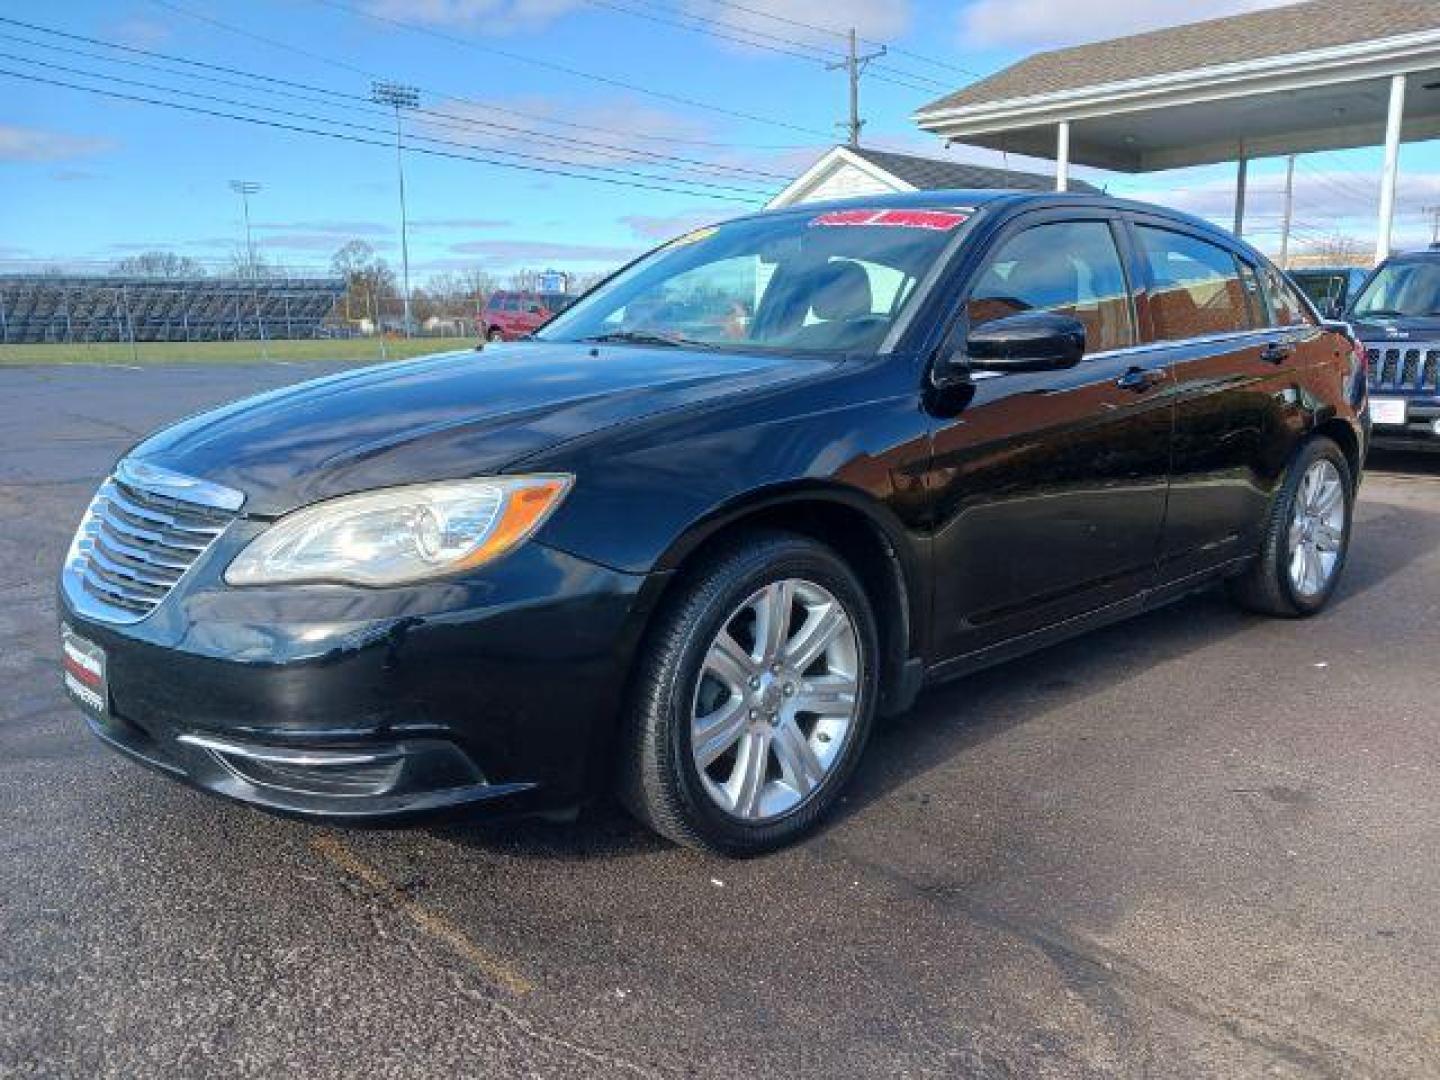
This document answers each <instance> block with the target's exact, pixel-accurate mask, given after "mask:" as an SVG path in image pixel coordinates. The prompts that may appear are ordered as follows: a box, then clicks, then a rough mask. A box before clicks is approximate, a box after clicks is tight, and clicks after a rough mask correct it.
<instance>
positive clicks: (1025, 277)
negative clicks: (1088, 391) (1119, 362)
mask: <svg viewBox="0 0 1440 1080" xmlns="http://www.w3.org/2000/svg"><path fill="white" fill-rule="evenodd" d="M1025 311H1045V312H1052V313H1054V314H1057V315H1068V316H1071V317H1072V318H1075V319H1079V320H1080V321H1081V322H1082V323H1084V324H1085V349H1086V351H1087V352H1104V351H1106V350H1108V349H1119V348H1123V347H1125V346H1126V345H1133V344H1134V343H1135V332H1134V328H1133V323H1132V321H1131V317H1130V294H1129V290H1128V289H1127V288H1126V284H1125V272H1124V270H1123V268H1122V266H1121V262H1120V252H1119V251H1118V250H1117V249H1116V247H1115V237H1114V235H1113V234H1112V233H1111V231H1110V226H1109V225H1107V224H1106V223H1105V222H1103V221H1058V222H1052V223H1049V224H1045V225H1036V226H1033V227H1032V228H1029V229H1026V230H1025V231H1024V232H1022V233H1019V234H1018V235H1015V236H1012V237H1010V238H1009V239H1008V240H1005V241H1003V242H1002V243H1001V244H1000V247H999V248H998V249H997V250H996V252H995V254H994V255H993V256H991V259H990V262H989V264H988V265H987V266H986V267H985V269H984V270H983V271H982V272H981V274H980V278H979V280H978V281H977V282H976V284H975V287H974V289H972V290H971V293H970V300H969V303H968V305H967V312H966V313H967V315H968V316H969V319H970V325H971V326H972V327H975V326H980V325H982V324H984V323H987V322H991V321H993V320H995V319H1003V318H1006V317H1008V316H1010V315H1018V314H1020V313H1021V312H1025Z"/></svg>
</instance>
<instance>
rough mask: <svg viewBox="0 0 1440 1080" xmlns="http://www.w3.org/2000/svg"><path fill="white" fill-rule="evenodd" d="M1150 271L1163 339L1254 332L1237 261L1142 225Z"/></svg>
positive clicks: (1154, 317) (1153, 316)
mask: <svg viewBox="0 0 1440 1080" xmlns="http://www.w3.org/2000/svg"><path fill="white" fill-rule="evenodd" d="M1136 231H1137V232H1138V234H1139V237H1140V250H1141V253H1142V254H1143V256H1144V258H1145V260H1146V262H1147V263H1148V264H1149V267H1150V279H1151V282H1152V283H1153V284H1152V288H1151V292H1150V321H1151V323H1152V325H1153V326H1154V328H1155V337H1156V339H1157V340H1160V341H1173V340H1175V339H1177V338H1188V337H1203V336H1205V335H1207V334H1224V333H1229V332H1232V331H1236V330H1248V329H1250V327H1251V325H1252V321H1251V314H1250V306H1249V304H1248V302H1247V301H1246V296H1245V287H1244V285H1243V284H1242V283H1241V281H1240V272H1239V268H1238V266H1237V264H1236V262H1235V257H1234V256H1233V255H1231V254H1230V252H1228V251H1226V250H1225V249H1224V248H1222V247H1219V246H1217V245H1215V244H1211V243H1208V242H1206V241H1204V240H1200V239H1197V238H1196V237H1193V236H1188V235H1186V234H1185V233H1178V232H1170V231H1169V230H1168V229H1157V228H1151V227H1150V226H1146V225H1141V226H1140V227H1139V228H1138V229H1137V230H1136Z"/></svg>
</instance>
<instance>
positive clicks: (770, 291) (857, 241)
mask: <svg viewBox="0 0 1440 1080" xmlns="http://www.w3.org/2000/svg"><path fill="white" fill-rule="evenodd" d="M970 213H971V212H970V211H969V210H968V209H962V208H953V209H950V208H924V209H914V210H910V209H906V210H898V209H884V208H877V209H874V210H843V211H828V212H827V211H813V212H804V211H802V212H792V213H785V214H775V215H762V216H759V217H754V218H748V219H742V220H740V221H734V222H730V223H729V224H726V225H720V226H714V227H710V228H705V229H699V230H697V231H695V232H693V233H690V234H689V235H687V236H682V237H680V238H679V239H678V240H675V241H672V242H671V243H669V244H667V245H665V246H664V247H662V248H659V249H658V250H656V251H655V252H652V253H651V254H650V255H648V256H646V257H644V258H643V259H641V260H639V261H638V262H636V263H635V264H634V265H632V266H630V267H629V268H628V269H626V270H624V271H622V272H621V273H619V274H617V275H616V276H615V277H613V278H611V279H610V280H609V281H608V282H607V283H606V284H604V285H603V286H600V287H599V288H597V289H596V290H594V291H593V292H591V293H588V294H587V295H586V296H585V297H584V298H582V299H580V300H578V301H577V302H576V303H575V304H573V305H572V306H571V307H570V308H569V309H568V310H567V311H565V312H564V313H563V314H561V315H559V316H557V317H556V318H555V319H554V320H552V321H551V322H550V323H549V324H548V325H547V326H546V327H545V328H544V329H543V330H542V331H541V332H540V333H539V334H538V335H537V337H539V338H540V339H542V340H545V341H613V342H627V341H628V342H636V343H642V344H674V345H680V346H686V345H689V346H699V347H709V348H727V347H733V348H736V349H745V350H753V349H774V350H795V351H808V352H835V353H843V352H874V351H876V350H878V349H880V348H881V346H882V343H883V342H884V340H885V337H886V335H887V334H888V333H889V332H890V330H891V329H892V328H893V327H894V326H895V325H896V322H897V320H898V319H899V318H900V317H901V315H902V314H903V312H904V311H905V310H906V309H907V307H908V306H909V304H910V303H912V302H913V299H914V296H915V294H916V291H917V289H916V286H917V284H918V283H919V282H920V281H921V280H922V279H923V278H924V277H925V275H926V274H927V272H928V271H929V270H930V269H931V268H932V267H933V266H934V265H935V264H936V262H937V261H938V260H939V259H940V258H941V257H942V256H943V255H944V254H945V252H946V251H947V250H948V247H949V244H950V243H951V241H952V240H953V239H954V238H955V237H956V236H957V235H958V234H959V232H960V231H961V230H962V229H963V228H964V226H965V223H966V222H967V221H968V219H969V216H970Z"/></svg>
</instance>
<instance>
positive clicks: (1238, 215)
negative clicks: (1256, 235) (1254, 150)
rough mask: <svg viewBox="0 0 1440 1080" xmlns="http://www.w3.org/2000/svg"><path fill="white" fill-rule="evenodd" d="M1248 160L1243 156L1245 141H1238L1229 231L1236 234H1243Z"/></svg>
mask: <svg viewBox="0 0 1440 1080" xmlns="http://www.w3.org/2000/svg"><path fill="white" fill-rule="evenodd" d="M1249 165H1250V161H1249V159H1248V158H1246V157H1245V143H1244V142H1241V143H1240V156H1239V157H1238V158H1236V160H1235V226H1234V228H1232V229H1231V230H1230V231H1231V232H1233V233H1234V234H1235V235H1236V236H1243V235H1245V176H1246V173H1247V172H1248V171H1249Z"/></svg>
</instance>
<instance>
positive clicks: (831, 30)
mask: <svg viewBox="0 0 1440 1080" xmlns="http://www.w3.org/2000/svg"><path fill="white" fill-rule="evenodd" d="M708 2H709V3H711V4H714V5H716V6H717V7H725V8H730V9H731V10H733V11H743V12H745V14H747V15H756V16H759V17H760V18H762V19H771V20H773V21H775V22H779V23H784V24H786V25H787V26H794V27H798V28H800V29H802V30H813V31H814V32H816V33H817V34H833V35H835V36H836V37H842V36H844V33H845V31H844V30H839V29H836V28H835V27H833V26H818V25H816V24H815V23H810V22H805V21H804V20H802V19H794V18H790V17H789V16H786V15H777V14H775V13H774V12H773V11H764V10H761V9H760V8H754V7H749V6H747V5H745V4H740V3H736V2H735V0H708ZM860 40H861V41H862V42H863V43H864V44H866V45H886V44H887V43H886V42H883V41H876V40H874V39H872V38H861V39H860ZM889 49H890V51H891V52H892V53H895V54H896V55H897V56H907V57H909V58H910V59H912V60H920V61H922V62H924V63H927V64H932V65H934V66H935V67H939V68H945V69H947V70H949V71H956V72H959V73H960V74H961V75H970V76H972V77H974V78H977V79H980V78H984V76H983V75H981V74H980V73H979V72H978V71H971V70H970V69H968V68H963V67H961V66H960V65H959V64H954V63H951V62H949V61H947V60H937V59H935V58H934V57H932V56H926V55H924V54H923V53H918V52H912V51H911V50H909V49H902V48H899V47H897V46H894V45H890V46H889Z"/></svg>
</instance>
